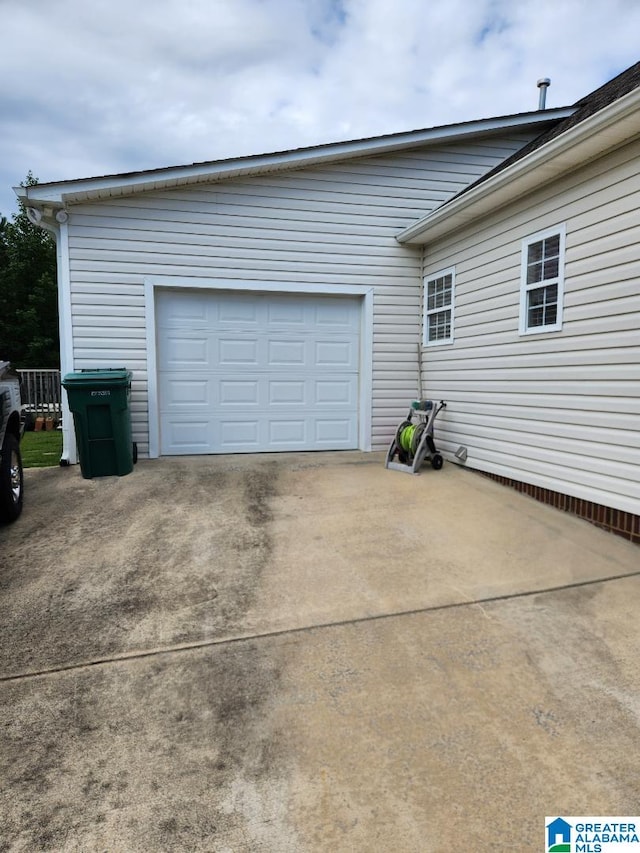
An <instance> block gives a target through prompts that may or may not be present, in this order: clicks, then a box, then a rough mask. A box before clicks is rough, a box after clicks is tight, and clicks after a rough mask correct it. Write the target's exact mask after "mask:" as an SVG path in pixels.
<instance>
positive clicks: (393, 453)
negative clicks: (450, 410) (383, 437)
mask: <svg viewBox="0 0 640 853" xmlns="http://www.w3.org/2000/svg"><path fill="white" fill-rule="evenodd" d="M446 405H447V404H446V403H445V402H444V400H440V403H438V404H437V405H436V404H435V403H434V402H433V400H414V401H413V402H412V403H411V408H410V409H409V414H408V415H407V418H406V420H404V421H402V423H401V424H400V426H399V427H398V429H397V430H396V434H395V436H394V437H393V440H392V441H391V444H390V445H389V450H388V451H387V460H386V462H385V468H391V469H392V470H393V471H404V472H405V473H406V474H417V473H418V471H419V470H420V466H421V465H422V463H423V462H424V460H425V459H429V460H430V462H431V467H432V468H433V469H434V470H435V471H439V470H440V468H442V462H443V460H442V456H441V455H440V453H438V451H437V449H436V445H435V442H434V440H433V422H434V421H435V419H436V415H437V414H438V412H439V411H440V410H441V409H444V408H446ZM414 418H415V420H414ZM396 459H397V461H396Z"/></svg>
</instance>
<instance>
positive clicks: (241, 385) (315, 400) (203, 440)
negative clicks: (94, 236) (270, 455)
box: [156, 290, 360, 455]
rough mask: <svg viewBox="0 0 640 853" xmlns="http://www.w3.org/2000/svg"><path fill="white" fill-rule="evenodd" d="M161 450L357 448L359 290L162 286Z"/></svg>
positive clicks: (170, 452) (167, 452)
mask: <svg viewBox="0 0 640 853" xmlns="http://www.w3.org/2000/svg"><path fill="white" fill-rule="evenodd" d="M156 309H157V310H156V320H157V350H158V387H159V408H160V452H161V454H163V455H176V454H186V453H190V454H191V453H243V452H244V453H255V452H258V451H275V450H342V449H350V448H357V447H358V366H359V352H360V347H359V337H360V301H359V300H358V299H357V298H355V297H340V296H315V295H314V296H307V295H291V294H275V293H269V294H256V293H237V292H233V291H179V290H166V291H159V292H158V297H157V306H156Z"/></svg>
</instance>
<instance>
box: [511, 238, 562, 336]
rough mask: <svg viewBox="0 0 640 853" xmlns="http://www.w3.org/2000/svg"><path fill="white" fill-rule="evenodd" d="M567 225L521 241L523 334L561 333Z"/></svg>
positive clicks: (521, 330)
mask: <svg viewBox="0 0 640 853" xmlns="http://www.w3.org/2000/svg"><path fill="white" fill-rule="evenodd" d="M565 233H566V229H565V226H564V225H556V226H555V227H554V228H548V229H547V230H546V231H540V232H539V233H538V234H533V235H532V236H531V237H526V238H525V239H524V240H523V241H522V262H521V273H520V334H521V335H533V334H537V333H539V332H558V331H560V329H561V328H562V301H563V295H564V250H565Z"/></svg>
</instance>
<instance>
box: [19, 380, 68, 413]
mask: <svg viewBox="0 0 640 853" xmlns="http://www.w3.org/2000/svg"><path fill="white" fill-rule="evenodd" d="M17 372H18V373H19V374H20V384H21V392H22V407H23V410H24V411H25V412H26V413H27V415H29V416H30V419H35V418H53V419H54V420H55V421H60V420H61V419H62V386H61V384H60V371H59V370H18V371H17ZM31 416H33V417H32V418H31Z"/></svg>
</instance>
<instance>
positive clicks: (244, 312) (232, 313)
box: [217, 295, 263, 329]
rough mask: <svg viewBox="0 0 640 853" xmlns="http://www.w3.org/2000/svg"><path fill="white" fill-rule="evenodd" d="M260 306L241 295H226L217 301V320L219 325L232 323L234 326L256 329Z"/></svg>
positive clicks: (258, 321) (223, 325)
mask: <svg viewBox="0 0 640 853" xmlns="http://www.w3.org/2000/svg"><path fill="white" fill-rule="evenodd" d="M261 307H262V306H260V305H259V303H257V302H253V301H249V300H247V299H246V298H244V297H243V296H240V295H239V296H238V297H233V296H226V297H225V298H224V300H222V301H220V302H218V303H217V314H218V322H219V323H220V326H221V327H223V328H224V327H225V326H226V325H232V326H235V327H239V328H242V327H244V328H245V329H246V328H251V329H258V328H259V323H260V314H261V313H263V312H262V311H260V310H259V309H260V308H261Z"/></svg>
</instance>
